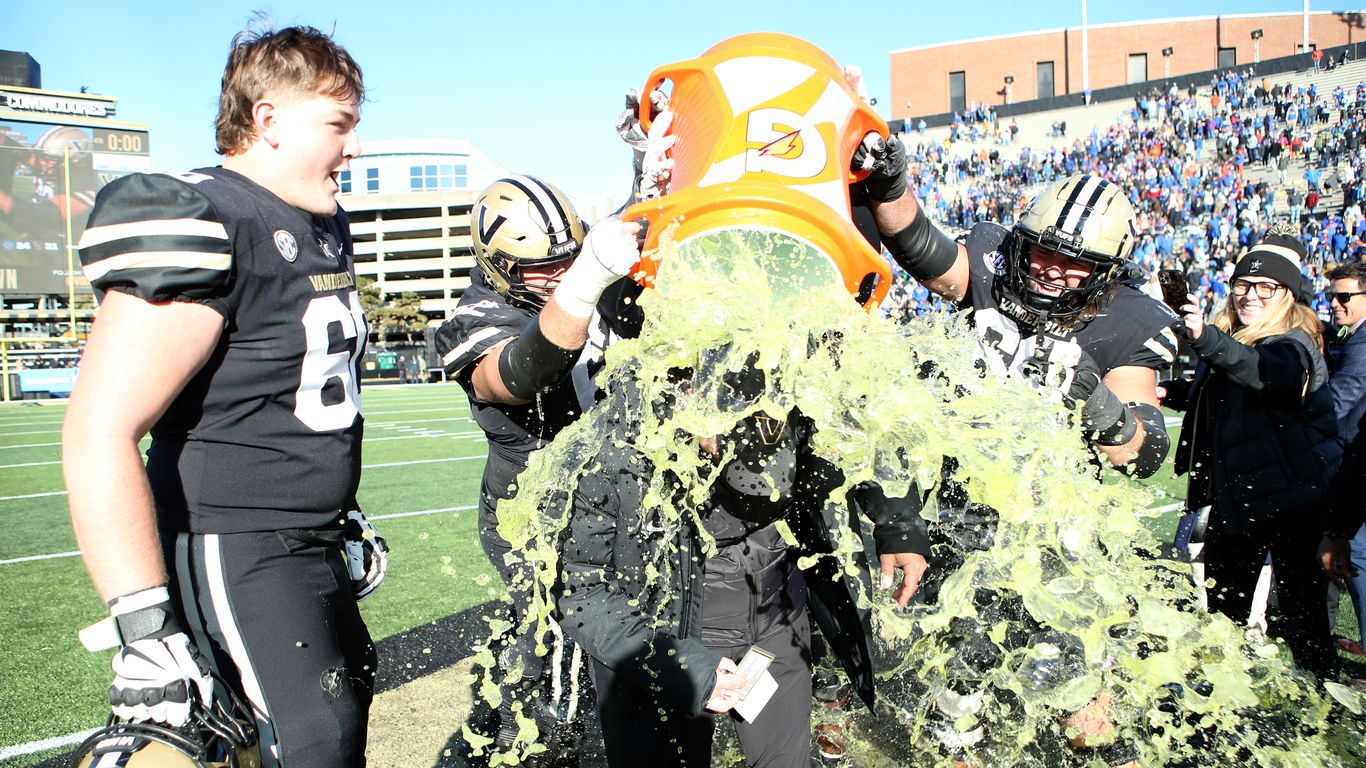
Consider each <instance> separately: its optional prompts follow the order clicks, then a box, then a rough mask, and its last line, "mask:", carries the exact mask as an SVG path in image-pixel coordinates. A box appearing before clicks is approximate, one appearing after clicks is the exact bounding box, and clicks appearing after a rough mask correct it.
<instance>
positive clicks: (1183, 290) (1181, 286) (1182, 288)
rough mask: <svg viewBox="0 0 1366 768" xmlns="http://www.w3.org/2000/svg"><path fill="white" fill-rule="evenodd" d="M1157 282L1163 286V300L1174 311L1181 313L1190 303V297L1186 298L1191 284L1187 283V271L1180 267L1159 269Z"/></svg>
mask: <svg viewBox="0 0 1366 768" xmlns="http://www.w3.org/2000/svg"><path fill="white" fill-rule="evenodd" d="M1157 284H1158V285H1159V286H1161V288H1162V301H1164V302H1166V304H1167V306H1169V307H1171V308H1172V311H1173V312H1175V313H1176V314H1178V315H1179V314H1181V308H1182V307H1184V306H1185V305H1187V304H1189V303H1190V299H1188V298H1186V296H1187V295H1189V294H1190V286H1189V285H1188V284H1187V283H1186V275H1185V273H1184V272H1182V271H1181V270H1179V269H1162V270H1158V272H1157Z"/></svg>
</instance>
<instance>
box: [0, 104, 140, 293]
mask: <svg viewBox="0 0 1366 768" xmlns="http://www.w3.org/2000/svg"><path fill="white" fill-rule="evenodd" d="M150 146H151V145H150V142H149V141H148V136H147V132H146V131H137V130H126V129H122V128H103V127H96V126H86V125H62V124H56V123H34V122H27V121H15V120H10V121H0V294H25V295H41V294H65V293H66V292H67V288H68V282H70V283H72V284H73V285H74V286H75V288H76V289H77V290H78V291H82V292H89V290H90V284H89V282H88V281H86V279H85V278H84V276H83V275H82V274H81V270H80V261H79V259H75V258H74V255H75V254H74V247H75V245H76V244H77V243H79V242H80V239H81V234H82V233H83V232H84V231H85V222H86V219H87V217H89V215H90V208H91V206H93V205H94V202H95V195H96V193H98V192H99V191H100V188H101V187H103V186H104V185H105V184H107V183H108V182H110V181H112V180H113V179H116V178H118V177H119V176H123V175H125V174H128V173H132V172H135V171H145V170H148V169H149V168H150V164H151V160H150V157H149V151H150ZM68 246H71V248H72V249H73V250H72V254H71V255H72V257H73V258H71V259H70V261H69V260H68V253H67V251H68ZM69 265H70V267H71V268H70V269H68V267H69Z"/></svg>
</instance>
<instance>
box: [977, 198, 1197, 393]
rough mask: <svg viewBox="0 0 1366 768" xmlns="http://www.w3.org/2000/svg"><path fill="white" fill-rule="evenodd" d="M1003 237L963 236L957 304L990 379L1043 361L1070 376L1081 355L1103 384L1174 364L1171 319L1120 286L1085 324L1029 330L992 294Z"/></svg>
mask: <svg viewBox="0 0 1366 768" xmlns="http://www.w3.org/2000/svg"><path fill="white" fill-rule="evenodd" d="M1007 234H1009V230H1007V229H1006V228H1005V227H1002V226H1001V225H999V224H994V223H991V222H981V223H979V224H977V225H975V226H974V227H973V228H972V230H971V231H970V232H969V233H968V238H967V250H968V274H969V278H968V292H967V295H966V296H965V297H964V298H963V301H962V302H960V306H963V307H971V308H972V310H973V313H972V323H973V326H974V327H975V328H976V330H977V334H978V337H979V338H980V339H981V341H982V347H983V349H984V353H985V354H984V356H985V358H986V362H987V365H988V367H989V368H990V369H991V370H992V372H993V373H995V374H996V375H998V376H1020V375H1021V369H1022V367H1023V366H1024V365H1025V364H1026V363H1028V362H1029V361H1030V360H1031V358H1034V357H1035V356H1036V355H1041V354H1042V355H1047V356H1048V358H1049V360H1050V361H1051V362H1053V363H1055V364H1062V365H1063V366H1065V367H1066V368H1068V369H1070V368H1071V367H1072V366H1073V365H1075V361H1076V360H1077V359H1078V358H1079V357H1080V351H1081V350H1084V351H1085V352H1086V353H1087V354H1089V355H1090V356H1091V358H1092V359H1094V360H1095V361H1096V365H1097V366H1098V367H1099V368H1100V372H1101V375H1102V376H1104V375H1105V374H1107V373H1109V372H1110V371H1111V370H1113V369H1115V368H1120V367H1123V366H1139V367H1143V368H1153V369H1159V368H1163V367H1166V366H1169V365H1171V364H1172V362H1173V361H1174V360H1175V359H1176V334H1175V333H1174V332H1173V331H1172V324H1173V323H1174V322H1175V321H1176V315H1175V314H1173V313H1172V311H1171V310H1170V309H1168V308H1167V307H1166V305H1164V304H1162V303H1161V302H1159V301H1157V300H1155V299H1153V298H1152V297H1150V296H1148V295H1147V294H1145V293H1143V292H1142V291H1139V290H1138V289H1136V288H1134V287H1132V286H1128V285H1122V286H1120V288H1119V289H1118V290H1117V291H1116V292H1115V293H1114V295H1113V296H1112V298H1111V299H1110V301H1109V303H1108V304H1107V305H1106V306H1105V308H1104V310H1103V311H1102V312H1100V313H1099V314H1097V315H1096V316H1095V317H1094V318H1092V319H1090V320H1087V321H1082V322H1078V323H1075V324H1073V325H1072V326H1071V327H1059V326H1058V325H1057V324H1054V323H1045V324H1044V325H1043V326H1042V327H1035V326H1034V325H1033V324H1031V323H1030V322H1029V320H1030V319H1031V316H1030V315H1029V313H1028V312H1026V311H1025V310H1024V309H1023V308H1021V307H1019V306H1018V305H1015V304H1014V302H1013V301H1012V300H1011V299H1010V298H1009V297H1008V296H1005V295H1002V294H1001V293H1000V292H999V291H997V290H995V288H994V285H995V282H996V279H997V277H998V276H1000V275H1002V274H1003V273H1004V270H1005V256H1004V254H1003V252H1002V251H1001V245H1002V243H1003V242H1004V240H1005V238H1006V235H1007ZM1017 318H1019V319H1017ZM1066 384H1067V385H1068V386H1070V381H1069V382H1067V383H1066Z"/></svg>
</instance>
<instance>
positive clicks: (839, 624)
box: [555, 416, 929, 715]
mask: <svg viewBox="0 0 1366 768" xmlns="http://www.w3.org/2000/svg"><path fill="white" fill-rule="evenodd" d="M794 421H795V422H796V428H800V429H803V430H805V431H804V433H803V435H804V437H803V439H802V440H800V450H799V453H798V456H799V460H798V465H797V485H796V491H795V493H794V494H793V499H792V502H791V504H790V505H789V507H788V508H787V510H786V515H785V518H784V520H785V521H786V522H787V525H788V526H789V528H790V530H791V532H792V534H793V536H794V538H795V539H796V541H797V544H796V547H795V550H796V551H794V552H792V553H791V554H792V555H795V556H796V557H798V558H801V557H804V556H806V555H812V554H820V553H830V552H834V551H835V540H834V537H833V536H832V530H833V528H834V523H835V520H834V517H833V515H834V513H835V510H836V509H837V507H836V506H835V505H833V504H830V503H828V502H827V499H828V497H829V495H830V493H831V492H832V491H834V490H835V489H837V488H839V487H840V486H841V485H842V484H843V481H844V477H843V474H842V473H841V472H840V470H839V469H838V468H837V467H835V466H834V465H833V464H831V463H829V462H828V461H826V460H824V459H822V458H820V457H818V456H816V455H815V454H814V453H813V452H812V451H811V450H810V443H809V436H810V431H811V426H810V422H809V421H808V420H806V419H805V418H804V417H801V416H797V417H796V418H795V419H794ZM631 442H632V441H631V440H629V439H627V440H619V439H614V438H609V439H608V440H606V441H605V444H604V447H603V450H602V451H601V452H600V453H599V454H598V456H597V468H596V471H595V472H593V473H591V474H589V475H587V476H585V477H584V479H583V480H582V481H580V483H579V485H578V487H577V488H576V489H575V491H574V497H573V508H572V510H571V512H570V520H569V524H568V526H567V527H566V528H565V530H564V532H563V533H562V535H561V540H560V547H559V548H560V565H561V575H560V581H559V583H557V584H556V585H555V590H556V592H557V596H556V597H557V601H556V602H557V612H558V614H559V615H558V617H557V618H558V621H559V623H560V626H561V627H562V628H563V630H564V631H565V632H566V633H567V634H568V635H569V636H570V637H571V638H573V639H574V640H575V642H577V643H579V644H580V645H581V646H583V648H584V649H585V650H586V651H587V653H588V654H589V655H590V656H591V657H592V658H593V659H595V660H596V661H597V662H599V663H601V664H603V665H604V666H606V667H608V668H609V669H610V670H612V672H613V673H615V674H616V675H617V676H619V677H621V678H623V679H625V680H629V681H631V682H632V683H633V684H635V685H638V686H640V687H642V688H649V689H653V690H655V691H656V692H657V695H658V698H659V700H660V701H661V702H662V703H665V704H667V705H669V706H672V707H674V708H676V709H677V710H679V711H681V712H684V713H687V714H688V715H697V714H700V713H701V712H702V710H703V708H704V705H705V703H706V701H707V698H708V697H709V696H710V694H711V691H712V689H713V687H714V686H715V675H716V665H717V663H718V662H719V661H720V658H719V656H718V654H717V653H715V652H714V651H711V650H710V649H708V648H707V647H705V646H704V645H703V644H702V642H701V629H702V596H703V567H704V564H705V557H706V556H705V554H704V549H705V547H706V546H707V544H706V542H705V539H704V536H703V535H702V533H701V532H700V531H699V530H698V515H697V514H694V513H695V512H697V511H698V510H697V505H696V504H689V503H688V502H687V499H686V489H681V488H680V489H679V492H678V494H677V496H676V498H671V499H647V498H646V490H647V489H648V487H649V480H650V478H651V476H652V474H653V472H654V468H653V466H652V465H651V463H650V462H649V461H648V460H647V459H646V458H645V457H644V456H643V455H642V454H641V453H640V452H639V451H637V450H636V449H635V448H634V447H632V445H631V444H630V443H631ZM849 497H850V498H849V499H848V501H849V505H848V506H849V516H850V520H849V523H850V524H851V528H852V530H854V531H855V533H856V535H857V531H858V527H857V520H856V519H855V518H856V517H857V514H856V513H855V510H858V511H861V512H863V513H864V514H866V515H868V516H869V517H870V518H871V519H872V520H873V521H874V524H875V528H874V531H873V538H874V541H875V543H876V547H877V549H878V551H879V552H880V553H883V554H887V553H897V552H916V553H920V554H927V553H928V552H929V543H928V537H927V534H926V529H925V522H924V521H923V520H922V519H921V518H920V517H919V514H918V512H919V507H920V501H919V496H918V494H916V493H913V494H912V495H911V496H910V497H908V498H905V499H888V498H887V497H886V496H885V495H884V494H882V493H881V492H880V489H878V488H877V487H876V486H872V485H868V484H865V485H861V486H858V487H856V488H855V490H854V491H852V492H851V493H850V494H849ZM666 508H672V509H677V510H679V513H678V514H675V515H666V514H663V512H662V511H663V510H664V509H666ZM666 544H667V546H666ZM800 562H802V563H805V562H806V561H800ZM844 566H845V564H844V563H842V562H838V561H837V560H836V559H835V558H829V557H821V558H817V559H816V560H815V562H814V563H812V564H810V567H808V568H807V569H806V570H805V571H804V573H805V576H806V585H807V589H808V591H809V600H810V602H809V604H808V607H809V609H810V610H811V616H812V618H813V619H814V620H815V621H816V624H817V626H819V627H820V629H821V631H822V634H824V635H825V638H826V641H827V642H828V644H829V645H830V648H831V649H832V651H833V652H834V653H835V655H836V656H837V657H838V658H839V659H840V661H841V663H842V664H843V666H844V668H845V670H846V672H848V674H849V676H850V679H851V681H852V682H853V683H854V685H855V686H856V688H857V689H858V691H859V693H860V695H861V696H862V697H863V699H864V700H865V701H866V702H868V704H869V706H871V705H872V701H873V670H872V661H871V658H870V653H869V635H870V634H871V629H870V627H869V624H868V614H867V611H866V610H861V609H859V608H858V607H857V604H856V602H855V595H856V594H857V593H856V591H855V590H856V589H858V587H857V585H855V584H854V583H853V579H854V577H851V576H850V575H849V573H848V571H849V570H853V569H846V568H845V567H844ZM857 570H858V571H859V572H860V573H866V568H860V569H857Z"/></svg>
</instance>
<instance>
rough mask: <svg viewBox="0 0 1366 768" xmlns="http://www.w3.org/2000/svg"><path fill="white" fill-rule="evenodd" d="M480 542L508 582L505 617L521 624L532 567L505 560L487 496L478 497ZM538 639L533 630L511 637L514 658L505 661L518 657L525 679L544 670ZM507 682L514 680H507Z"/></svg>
mask: <svg viewBox="0 0 1366 768" xmlns="http://www.w3.org/2000/svg"><path fill="white" fill-rule="evenodd" d="M479 544H480V545H481V546H482V547H483V549H484V555H485V556H486V557H487V558H488V559H489V563H490V564H492V565H493V567H494V570H496V571H498V575H499V576H501V577H503V584H505V585H506V586H507V596H508V599H510V600H511V601H512V615H511V616H509V617H508V620H509V621H511V622H512V625H513V626H514V627H516V626H518V625H520V624H521V622H522V619H524V618H526V615H527V612H528V611H529V610H531V583H532V582H531V579H532V576H533V574H532V571H531V569H530V568H528V567H527V566H526V564H525V563H524V562H522V561H520V560H518V561H517V562H516V563H514V564H512V565H509V564H508V561H507V557H506V556H507V554H508V553H509V552H512V547H511V545H509V544H508V543H507V541H506V540H505V539H504V538H503V537H502V536H499V535H498V513H497V510H496V508H495V507H494V506H493V504H492V503H490V502H489V500H488V499H487V498H484V499H481V500H480V504H479ZM540 639H541V638H538V637H537V636H536V634H535V633H534V632H522V631H518V632H516V633H515V635H514V639H513V640H512V641H511V642H512V649H511V650H512V654H513V658H512V659H509V660H508V661H509V663H511V664H516V663H517V661H516V660H517V659H520V660H521V663H522V677H523V678H524V679H526V680H528V681H531V680H536V681H539V680H540V679H541V678H542V677H543V675H544V672H545V665H546V663H547V658H548V657H547V656H537V655H536V645H537V642H538V641H539V640H540ZM509 671H510V670H509ZM509 682H516V681H515V680H510V681H509Z"/></svg>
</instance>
